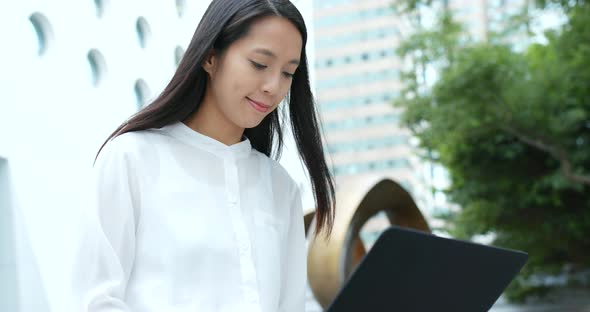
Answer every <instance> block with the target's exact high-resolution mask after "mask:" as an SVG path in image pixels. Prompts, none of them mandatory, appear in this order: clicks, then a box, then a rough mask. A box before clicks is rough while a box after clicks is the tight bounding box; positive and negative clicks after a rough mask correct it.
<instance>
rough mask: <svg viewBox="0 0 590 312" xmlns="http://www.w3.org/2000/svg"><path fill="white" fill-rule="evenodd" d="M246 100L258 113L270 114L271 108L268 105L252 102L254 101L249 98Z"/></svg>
mask: <svg viewBox="0 0 590 312" xmlns="http://www.w3.org/2000/svg"><path fill="white" fill-rule="evenodd" d="M246 99H247V100H248V102H249V103H250V105H251V106H252V107H254V109H255V110H257V111H259V112H261V113H266V112H268V111H269V110H270V106H268V105H266V104H264V103H261V102H257V101H254V100H252V99H250V98H248V97H246Z"/></svg>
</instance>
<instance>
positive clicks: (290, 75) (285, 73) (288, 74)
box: [283, 72, 295, 78]
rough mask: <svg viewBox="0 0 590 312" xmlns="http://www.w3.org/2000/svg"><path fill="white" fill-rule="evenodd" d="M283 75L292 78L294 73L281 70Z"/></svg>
mask: <svg viewBox="0 0 590 312" xmlns="http://www.w3.org/2000/svg"><path fill="white" fill-rule="evenodd" d="M283 75H285V77H287V78H293V75H295V74H291V73H288V72H283Z"/></svg>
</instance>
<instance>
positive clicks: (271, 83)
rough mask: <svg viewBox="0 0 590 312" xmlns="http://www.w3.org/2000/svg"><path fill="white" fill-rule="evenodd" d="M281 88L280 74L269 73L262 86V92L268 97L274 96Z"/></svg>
mask: <svg viewBox="0 0 590 312" xmlns="http://www.w3.org/2000/svg"><path fill="white" fill-rule="evenodd" d="M280 88H281V73H269V74H268V75H266V77H265V79H264V82H263V84H262V91H263V92H264V93H266V94H269V95H275V94H277V93H278V92H279V90H280Z"/></svg>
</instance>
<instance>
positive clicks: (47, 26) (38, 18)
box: [29, 12, 53, 56]
mask: <svg viewBox="0 0 590 312" xmlns="http://www.w3.org/2000/svg"><path fill="white" fill-rule="evenodd" d="M29 21H30V22H31V24H32V25H33V28H34V29H35V35H36V36H37V44H38V46H39V49H38V50H37V54H38V55H39V56H43V55H45V54H46V53H47V51H48V50H49V48H50V47H51V44H52V43H53V29H52V27H51V23H49V20H48V19H47V17H45V15H43V14H41V13H39V12H36V13H33V14H32V15H31V16H29Z"/></svg>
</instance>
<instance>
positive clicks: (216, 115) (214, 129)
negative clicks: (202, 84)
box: [184, 97, 244, 146]
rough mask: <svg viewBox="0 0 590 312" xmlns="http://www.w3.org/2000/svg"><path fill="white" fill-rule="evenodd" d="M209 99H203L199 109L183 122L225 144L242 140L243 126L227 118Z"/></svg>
mask: <svg viewBox="0 0 590 312" xmlns="http://www.w3.org/2000/svg"><path fill="white" fill-rule="evenodd" d="M216 107H217V106H216V105H215V103H213V101H212V100H211V99H207V97H205V99H203V102H202V103H201V105H200V106H199V109H198V110H197V111H196V112H195V113H193V114H192V115H190V116H189V117H188V118H187V119H186V120H184V123H185V124H186V125H187V126H188V127H189V128H191V129H193V130H195V131H197V132H199V133H200V134H203V135H206V136H208V137H210V138H212V139H215V140H217V141H219V142H221V143H223V144H225V145H228V146H230V145H233V144H236V143H238V142H240V141H241V140H242V136H243V135H244V128H240V127H238V126H236V125H235V124H234V123H232V122H231V121H230V120H228V119H227V118H226V117H225V116H224V115H223V114H222V113H221V112H219V110H218V109H217V108H216Z"/></svg>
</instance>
